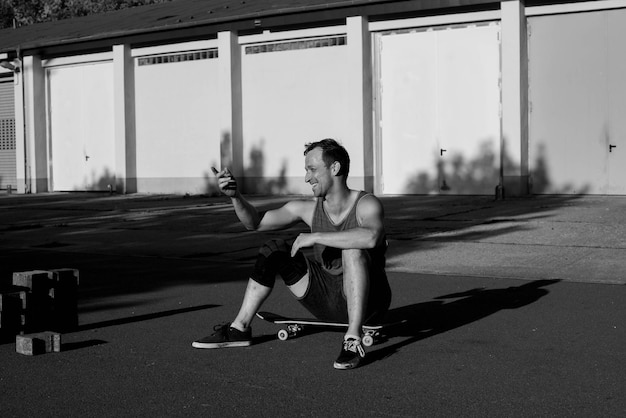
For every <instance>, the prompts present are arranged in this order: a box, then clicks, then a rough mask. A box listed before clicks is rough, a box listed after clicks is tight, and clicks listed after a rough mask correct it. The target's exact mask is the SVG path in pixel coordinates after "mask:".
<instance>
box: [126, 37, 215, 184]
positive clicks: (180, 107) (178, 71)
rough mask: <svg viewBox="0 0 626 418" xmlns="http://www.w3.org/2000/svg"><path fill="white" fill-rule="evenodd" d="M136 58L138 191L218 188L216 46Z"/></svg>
mask: <svg viewBox="0 0 626 418" xmlns="http://www.w3.org/2000/svg"><path fill="white" fill-rule="evenodd" d="M135 63H136V65H135V88H136V90H135V91H136V93H135V101H136V111H135V113H136V129H137V131H136V132H137V191H139V192H150V193H192V194H198V193H200V194H201V193H209V192H213V191H216V186H215V185H214V180H213V179H214V176H213V173H212V172H211V166H215V167H218V168H219V167H220V141H221V140H222V138H221V135H222V133H221V132H220V130H219V123H218V115H219V101H218V98H217V97H218V95H217V94H216V93H217V90H218V83H219V77H218V54H217V49H205V50H198V51H189V52H181V53H172V54H162V55H152V56H146V57H138V58H137V59H136V61H135ZM225 146H227V145H225Z"/></svg>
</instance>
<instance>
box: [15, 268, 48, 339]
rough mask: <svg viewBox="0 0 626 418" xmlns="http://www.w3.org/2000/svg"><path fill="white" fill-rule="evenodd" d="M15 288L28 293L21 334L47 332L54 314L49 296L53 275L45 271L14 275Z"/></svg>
mask: <svg viewBox="0 0 626 418" xmlns="http://www.w3.org/2000/svg"><path fill="white" fill-rule="evenodd" d="M13 286H16V287H18V288H21V289H24V290H25V291H26V299H25V302H26V303H25V308H24V311H23V317H24V320H23V322H24V324H23V327H22V329H21V332H34V331H43V330H46V329H47V328H48V326H49V325H50V320H51V313H52V300H51V298H50V295H49V292H50V289H51V286H52V273H50V272H49V271H45V270H32V271H24V272H17V273H13Z"/></svg>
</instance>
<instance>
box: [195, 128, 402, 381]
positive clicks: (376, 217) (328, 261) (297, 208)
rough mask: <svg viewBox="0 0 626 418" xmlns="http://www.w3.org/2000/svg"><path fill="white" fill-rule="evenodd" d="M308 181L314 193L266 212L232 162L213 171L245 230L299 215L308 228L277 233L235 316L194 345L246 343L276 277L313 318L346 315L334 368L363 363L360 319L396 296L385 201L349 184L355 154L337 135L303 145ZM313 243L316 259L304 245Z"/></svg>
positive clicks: (286, 222) (377, 313)
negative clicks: (245, 189) (240, 183)
mask: <svg viewBox="0 0 626 418" xmlns="http://www.w3.org/2000/svg"><path fill="white" fill-rule="evenodd" d="M304 156H305V170H306V177H305V181H306V182H307V183H309V184H310V185H311V189H312V191H313V196H314V198H313V199H311V200H306V201H302V200H298V201H291V202H288V203H286V204H285V205H284V206H282V207H280V208H278V209H274V210H270V211H267V212H265V213H263V214H261V213H259V211H257V209H256V208H255V207H254V206H253V205H252V204H251V203H250V202H248V201H247V200H246V199H245V198H244V197H243V196H242V195H241V193H240V192H239V190H238V188H237V182H236V180H235V178H234V177H233V175H232V174H231V173H230V171H229V170H228V169H225V170H222V171H221V172H216V175H217V177H218V182H219V186H220V189H221V190H222V192H223V193H224V194H225V195H227V196H229V197H230V198H231V200H232V203H233V206H234V208H235V213H236V214H237V217H238V218H239V220H240V221H241V222H242V223H243V225H244V226H245V227H246V228H247V229H248V230H253V231H275V230H280V229H285V228H288V227H290V226H293V225H295V224H296V223H299V222H304V223H305V224H307V225H308V226H309V227H310V228H311V232H310V233H303V234H300V235H298V236H297V237H296V239H295V241H293V242H291V243H288V242H286V241H284V240H272V241H269V242H267V243H265V244H264V245H263V246H262V247H261V249H260V250H259V254H258V256H257V261H256V264H255V268H254V272H253V274H252V276H251V277H250V279H249V280H248V285H247V287H246V291H245V294H244V298H243V302H242V304H241V308H240V310H239V313H238V314H237V315H236V317H235V319H234V320H233V321H232V322H231V323H226V324H223V325H218V326H216V327H215V331H216V332H215V333H214V334H212V335H210V336H208V337H205V338H202V339H200V340H198V341H195V342H194V343H193V347H195V348H222V347H242V346H248V345H250V344H251V341H252V329H251V323H252V319H253V318H254V315H255V313H256V312H257V311H258V310H259V308H260V307H261V305H262V304H263V302H264V301H265V300H266V299H267V297H268V296H269V295H270V293H271V291H272V289H273V287H274V282H275V281H276V278H280V279H282V280H283V281H284V282H285V284H286V285H287V287H288V288H289V290H290V291H291V292H292V293H293V295H294V296H295V297H296V299H297V300H298V301H299V302H300V303H302V305H303V306H304V307H305V308H306V309H307V310H309V311H310V312H311V313H312V314H313V315H314V316H315V317H316V318H318V319H323V320H332V321H341V322H348V330H347V332H346V334H345V336H344V339H343V342H342V344H341V352H340V354H339V357H338V358H337V360H336V361H335V363H334V367H335V368H336V369H351V368H354V367H357V366H359V365H360V364H361V363H362V361H363V359H364V357H365V351H364V350H363V346H362V344H361V337H362V325H363V324H364V323H365V322H372V321H376V320H378V319H379V318H380V317H381V316H382V315H384V314H385V312H386V311H387V309H388V308H389V304H390V301H391V290H390V288H389V283H388V281H387V276H386V273H385V252H386V248H387V242H386V240H385V229H384V225H383V216H384V212H383V207H382V204H381V203H380V201H379V200H378V199H377V198H376V197H375V196H373V195H371V194H368V193H366V192H363V191H359V190H351V189H350V188H348V185H347V178H348V172H349V171H350V157H349V155H348V152H347V151H346V150H345V148H344V147H343V146H341V145H340V144H339V143H337V141H335V140H333V139H323V140H321V141H318V142H313V143H310V144H307V145H306V149H305V151H304ZM308 247H313V254H314V257H313V258H307V257H305V256H304V255H303V253H302V251H300V250H301V249H302V248H308Z"/></svg>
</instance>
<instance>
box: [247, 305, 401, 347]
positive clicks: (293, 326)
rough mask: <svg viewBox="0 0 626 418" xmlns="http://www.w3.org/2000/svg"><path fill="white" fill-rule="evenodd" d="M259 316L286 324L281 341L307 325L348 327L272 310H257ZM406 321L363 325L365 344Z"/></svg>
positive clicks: (372, 343)
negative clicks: (287, 315) (278, 313)
mask: <svg viewBox="0 0 626 418" xmlns="http://www.w3.org/2000/svg"><path fill="white" fill-rule="evenodd" d="M256 316H257V317H259V318H261V319H263V320H265V321H267V322H271V323H274V324H279V325H284V326H285V328H281V329H280V330H279V331H278V333H277V335H278V339H279V340H281V341H286V340H288V339H289V338H293V337H296V336H297V335H298V334H299V333H300V332H302V331H303V329H304V328H306V327H318V328H338V329H341V328H348V324H347V323H346V322H333V321H323V320H320V319H314V318H288V317H286V316H282V315H277V314H275V313H272V312H257V314H256ZM404 322H406V321H398V322H393V323H385V324H368V325H363V339H362V342H363V345H364V346H366V347H370V346H372V345H374V343H375V342H376V341H377V340H378V339H380V337H381V336H382V331H383V330H384V329H387V328H389V327H392V326H395V325H400V324H402V323H404Z"/></svg>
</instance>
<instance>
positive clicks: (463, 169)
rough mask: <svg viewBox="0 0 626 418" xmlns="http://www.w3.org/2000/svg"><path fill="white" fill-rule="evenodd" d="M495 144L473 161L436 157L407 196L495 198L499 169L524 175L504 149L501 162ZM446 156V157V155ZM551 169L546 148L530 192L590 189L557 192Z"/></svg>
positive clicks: (408, 187) (418, 174) (533, 174)
mask: <svg viewBox="0 0 626 418" xmlns="http://www.w3.org/2000/svg"><path fill="white" fill-rule="evenodd" d="M496 151H497V150H496V149H495V145H494V142H493V141H491V140H488V139H487V140H484V141H482V142H481V143H479V144H478V146H477V149H476V153H475V154H474V157H468V156H467V155H465V154H461V153H458V152H457V153H452V154H451V155H450V156H449V157H444V156H443V155H440V154H437V155H436V156H435V158H434V161H433V166H434V169H433V170H419V171H417V172H416V173H415V174H414V175H413V176H411V178H409V179H408V181H407V183H406V187H405V193H406V194H416V195H420V194H432V193H433V192H440V193H444V194H445V193H446V192H448V193H449V194H460V195H491V194H495V190H496V187H497V186H498V185H499V182H500V166H503V167H508V168H509V169H510V171H511V172H515V173H519V172H521V169H520V165H519V164H518V163H516V162H515V161H514V160H513V159H512V158H511V156H510V155H509V153H508V152H507V151H506V149H502V151H501V154H502V160H501V161H500V159H499V157H498V155H499V153H498V152H496ZM444 155H445V154H444ZM549 169H550V167H549V165H548V163H547V160H546V157H545V147H540V148H539V149H538V155H537V157H536V160H535V163H534V165H533V169H532V172H531V173H530V178H529V192H530V193H531V194H532V193H535V194H543V193H547V192H548V191H549V192H550V193H552V194H572V193H571V191H572V190H576V193H575V194H585V193H587V192H588V191H589V189H590V186H589V185H583V186H580V187H578V188H576V187H575V186H574V185H573V184H565V185H562V186H560V187H558V188H556V187H555V186H554V185H553V184H552V182H551V180H550V173H549Z"/></svg>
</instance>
